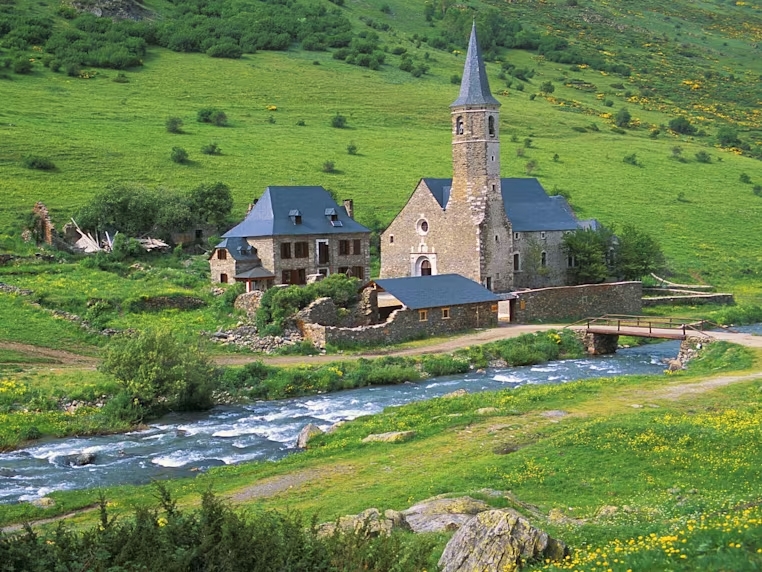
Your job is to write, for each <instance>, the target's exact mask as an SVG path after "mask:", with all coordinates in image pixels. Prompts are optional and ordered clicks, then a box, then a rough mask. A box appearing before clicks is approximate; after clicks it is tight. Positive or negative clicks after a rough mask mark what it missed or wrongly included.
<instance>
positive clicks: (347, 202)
mask: <svg viewBox="0 0 762 572" xmlns="http://www.w3.org/2000/svg"><path fill="white" fill-rule="evenodd" d="M344 208H345V209H347V214H348V215H349V218H355V201H354V200H353V199H344Z"/></svg>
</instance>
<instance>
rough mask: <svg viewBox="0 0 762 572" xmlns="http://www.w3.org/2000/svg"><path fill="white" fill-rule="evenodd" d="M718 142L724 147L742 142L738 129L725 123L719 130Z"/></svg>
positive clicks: (734, 145)
mask: <svg viewBox="0 0 762 572" xmlns="http://www.w3.org/2000/svg"><path fill="white" fill-rule="evenodd" d="M717 143H719V144H720V145H721V146H722V147H737V146H739V145H740V144H741V140H740V139H739V138H738V131H736V130H735V129H733V128H732V127H730V126H728V125H724V126H722V127H720V128H719V129H718V130H717Z"/></svg>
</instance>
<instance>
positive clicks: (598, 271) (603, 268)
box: [562, 227, 614, 284]
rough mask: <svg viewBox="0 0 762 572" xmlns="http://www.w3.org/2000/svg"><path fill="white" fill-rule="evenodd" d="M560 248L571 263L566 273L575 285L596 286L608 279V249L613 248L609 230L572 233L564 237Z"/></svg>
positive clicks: (611, 235)
mask: <svg viewBox="0 0 762 572" xmlns="http://www.w3.org/2000/svg"><path fill="white" fill-rule="evenodd" d="M562 248H563V250H564V253H565V254H566V255H567V257H569V260H570V261H571V262H572V264H571V266H570V267H569V269H568V272H569V275H570V277H571V279H572V281H573V282H574V283H575V284H597V283H598V282H603V281H604V280H605V279H606V278H607V277H608V275H609V264H608V260H609V258H610V252H611V250H610V249H612V248H614V235H613V233H612V232H611V231H610V230H609V229H607V228H605V227H601V228H599V229H598V230H593V229H589V228H588V229H577V230H575V231H572V232H570V233H568V234H566V235H565V236H564V238H563V244H562Z"/></svg>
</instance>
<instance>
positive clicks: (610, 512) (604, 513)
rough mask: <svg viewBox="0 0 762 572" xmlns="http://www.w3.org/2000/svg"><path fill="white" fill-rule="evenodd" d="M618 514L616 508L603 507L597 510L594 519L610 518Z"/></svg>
mask: <svg viewBox="0 0 762 572" xmlns="http://www.w3.org/2000/svg"><path fill="white" fill-rule="evenodd" d="M618 512H619V507H618V506H613V505H604V506H602V507H601V508H599V509H598V512H596V513H595V518H598V519H607V518H611V517H612V516H614V515H615V514H616V513H618Z"/></svg>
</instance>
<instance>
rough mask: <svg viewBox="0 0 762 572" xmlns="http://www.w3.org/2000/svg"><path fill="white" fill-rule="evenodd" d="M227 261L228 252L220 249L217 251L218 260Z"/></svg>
mask: <svg viewBox="0 0 762 572" xmlns="http://www.w3.org/2000/svg"><path fill="white" fill-rule="evenodd" d="M227 259H228V251H227V250H223V249H222V248H220V249H219V250H218V251H217V260H227Z"/></svg>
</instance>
